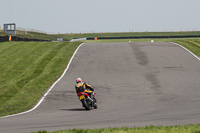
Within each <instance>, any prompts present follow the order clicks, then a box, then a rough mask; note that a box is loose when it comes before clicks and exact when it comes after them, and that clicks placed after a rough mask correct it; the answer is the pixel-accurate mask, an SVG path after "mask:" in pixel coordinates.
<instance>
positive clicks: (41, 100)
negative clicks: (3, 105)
mask: <svg viewBox="0 0 200 133" xmlns="http://www.w3.org/2000/svg"><path fill="white" fill-rule="evenodd" d="M83 44H84V43H82V44H80V45H79V46H78V48H77V49H76V51H75V52H74V54H73V55H72V57H71V59H70V61H69V63H68V65H67V68H66V69H65V71H64V72H63V74H62V75H61V77H60V78H59V79H58V80H57V81H56V82H55V83H54V84H53V85H52V86H51V87H50V88H49V90H48V91H47V92H46V93H45V94H44V96H43V97H42V98H41V99H40V101H39V102H38V103H37V104H36V106H35V107H34V108H32V109H30V110H28V111H25V112H21V113H18V114H13V115H8V116H4V117H0V118H1V119H2V118H8V117H12V116H17V115H22V114H26V113H29V112H31V111H33V110H35V109H36V108H37V107H38V106H39V105H40V104H41V103H42V102H43V100H44V99H45V98H46V96H47V95H48V94H49V92H50V91H51V90H52V89H53V87H54V86H55V85H56V84H57V83H58V82H59V81H60V80H61V79H62V78H63V76H64V75H65V73H66V72H67V70H68V69H69V66H70V64H71V62H72V60H73V58H74V56H75V55H76V53H77V51H78V50H79V48H80V47H81V46H82V45H83Z"/></svg>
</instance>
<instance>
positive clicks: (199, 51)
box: [174, 39, 200, 57]
mask: <svg viewBox="0 0 200 133" xmlns="http://www.w3.org/2000/svg"><path fill="white" fill-rule="evenodd" d="M174 42H176V43H178V44H181V45H182V46H184V47H185V48H187V49H189V50H190V51H191V52H193V53H194V54H195V55H197V56H198V57H200V39H190V40H188V39H187V40H177V41H174Z"/></svg>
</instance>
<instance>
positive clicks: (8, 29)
mask: <svg viewBox="0 0 200 133" xmlns="http://www.w3.org/2000/svg"><path fill="white" fill-rule="evenodd" d="M3 29H4V33H7V34H11V35H16V24H15V23H10V24H4V27H3Z"/></svg>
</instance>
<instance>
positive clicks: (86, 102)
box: [78, 91, 97, 110]
mask: <svg viewBox="0 0 200 133" xmlns="http://www.w3.org/2000/svg"><path fill="white" fill-rule="evenodd" d="M78 96H79V100H80V101H81V102H82V104H83V107H85V109H86V110H91V109H92V107H94V108H95V109H97V100H96V98H95V93H94V91H93V92H92V94H91V97H90V96H89V94H88V93H85V92H79V93H78Z"/></svg>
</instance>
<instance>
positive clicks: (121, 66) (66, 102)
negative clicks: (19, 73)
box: [0, 43, 200, 133]
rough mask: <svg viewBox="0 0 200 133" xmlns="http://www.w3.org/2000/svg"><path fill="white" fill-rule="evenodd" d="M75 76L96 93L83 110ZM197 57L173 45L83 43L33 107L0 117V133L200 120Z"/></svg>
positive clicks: (179, 123) (199, 84) (199, 77)
mask: <svg viewBox="0 0 200 133" xmlns="http://www.w3.org/2000/svg"><path fill="white" fill-rule="evenodd" d="M77 77H81V78H82V79H83V80H85V81H87V82H88V83H89V84H91V85H92V86H93V87H94V88H95V91H96V93H97V100H98V109H97V110H95V109H93V110H91V111H86V110H84V108H83V107H82V105H81V102H80V101H79V100H78V98H77V96H76V93H75V89H74V85H75V80H76V78H77ZM199 79H200V61H199V60H198V59H197V58H196V57H194V56H193V55H192V54H190V53H189V52H187V51H186V50H185V49H183V48H181V47H180V46H178V45H175V44H173V43H86V44H84V45H82V46H81V47H80V49H79V50H78V52H77V54H76V55H75V57H74V59H73V61H72V63H71V65H70V67H69V69H68V71H67V73H66V74H65V76H64V77H63V78H62V79H61V80H60V82H58V83H57V84H56V85H55V87H54V88H53V89H52V91H51V92H50V93H49V95H48V96H47V97H46V99H45V100H44V101H43V102H42V104H41V105H40V106H39V107H38V108H37V109H36V110H34V111H32V112H30V113H27V114H24V115H19V116H14V117H9V118H3V119H0V132H2V133H9V132H11V133H13V132H31V131H39V130H46V131H55V130H65V129H73V128H89V129H90V128H107V127H123V126H128V127H134V126H137V127H138V126H148V125H185V124H196V123H200V97H199V95H200V82H199Z"/></svg>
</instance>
